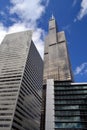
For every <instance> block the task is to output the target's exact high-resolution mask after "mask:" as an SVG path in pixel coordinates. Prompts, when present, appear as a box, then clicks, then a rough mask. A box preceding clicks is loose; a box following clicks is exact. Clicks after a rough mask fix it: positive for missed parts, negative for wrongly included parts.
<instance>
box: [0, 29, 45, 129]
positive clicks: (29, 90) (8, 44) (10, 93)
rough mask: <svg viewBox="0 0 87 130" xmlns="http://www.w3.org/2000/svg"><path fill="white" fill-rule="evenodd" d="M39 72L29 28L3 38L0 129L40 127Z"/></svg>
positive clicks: (0, 46) (40, 73)
mask: <svg viewBox="0 0 87 130" xmlns="http://www.w3.org/2000/svg"><path fill="white" fill-rule="evenodd" d="M39 66H40V67H39ZM42 71H43V61H42V59H41V57H40V55H39V53H38V51H37V49H36V47H35V45H34V43H33V41H32V32H31V31H25V32H19V33H14V34H8V35H7V36H6V37H5V38H4V40H3V42H2V44H1V45H0V130H39V128H40V116H41V102H42V98H41V95H42Z"/></svg>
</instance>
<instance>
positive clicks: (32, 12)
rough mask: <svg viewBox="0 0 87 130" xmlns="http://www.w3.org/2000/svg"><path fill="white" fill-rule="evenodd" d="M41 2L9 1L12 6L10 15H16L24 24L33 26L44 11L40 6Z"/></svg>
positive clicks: (35, 0) (43, 7) (40, 0)
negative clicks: (28, 23) (27, 23)
mask: <svg viewBox="0 0 87 130" xmlns="http://www.w3.org/2000/svg"><path fill="white" fill-rule="evenodd" d="M42 1H43V0H20V1H19V0H11V3H12V4H13V6H12V7H11V8H10V13H11V14H14V13H16V14H17V15H18V16H19V18H20V19H21V20H23V21H24V22H30V23H32V24H33V25H34V24H35V23H36V21H37V20H38V19H39V18H40V17H41V15H42V14H43V13H44V11H45V6H44V5H42V4H41V2H42Z"/></svg>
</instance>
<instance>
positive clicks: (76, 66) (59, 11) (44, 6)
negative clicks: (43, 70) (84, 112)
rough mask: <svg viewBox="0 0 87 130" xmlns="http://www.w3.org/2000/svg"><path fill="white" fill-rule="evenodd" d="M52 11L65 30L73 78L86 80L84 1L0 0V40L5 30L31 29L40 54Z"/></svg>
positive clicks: (86, 1) (86, 14)
mask: <svg viewBox="0 0 87 130" xmlns="http://www.w3.org/2000/svg"><path fill="white" fill-rule="evenodd" d="M52 13H53V14H54V16H55V18H56V21H57V25H58V31H62V30H64V31H65V34H66V38H67V44H68V49H69V54H70V60H71V64H72V69H73V72H74V77H75V81H77V82H86V81H87V36H86V35H87V0H0V42H1V41H2V39H3V38H4V36H5V35H6V34H7V33H13V32H19V31H24V30H29V29H32V30H33V41H34V42H35V45H36V46H37V48H38V50H39V52H40V54H41V56H43V50H44V37H45V36H46V35H47V33H48V21H49V19H50V17H51V15H52Z"/></svg>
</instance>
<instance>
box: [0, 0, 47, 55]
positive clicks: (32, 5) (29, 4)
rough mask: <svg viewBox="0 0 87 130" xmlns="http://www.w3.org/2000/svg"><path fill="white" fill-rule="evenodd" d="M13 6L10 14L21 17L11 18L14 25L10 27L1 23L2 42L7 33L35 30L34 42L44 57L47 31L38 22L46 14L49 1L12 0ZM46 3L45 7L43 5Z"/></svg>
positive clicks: (0, 35)
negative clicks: (39, 26)
mask: <svg viewBox="0 0 87 130" xmlns="http://www.w3.org/2000/svg"><path fill="white" fill-rule="evenodd" d="M10 2H11V3H12V6H11V7H9V11H10V14H16V15H17V16H18V17H19V20H17V19H16V18H15V17H10V18H9V19H10V20H11V21H14V24H13V25H12V26H9V27H4V25H3V24H2V23H0V42H1V40H2V39H3V37H4V36H5V35H6V34H7V33H13V32H19V31H24V30H29V29H30V30H34V33H33V41H34V43H35V45H36V47H37V48H38V50H39V52H40V54H41V56H42V57H43V48H44V47H43V37H44V35H45V31H44V30H43V29H41V28H38V26H37V20H38V19H40V17H41V16H42V14H43V13H44V12H45V8H46V6H47V5H48V3H49V0H20V1H19V0H10ZM42 2H44V3H45V5H43V4H42Z"/></svg>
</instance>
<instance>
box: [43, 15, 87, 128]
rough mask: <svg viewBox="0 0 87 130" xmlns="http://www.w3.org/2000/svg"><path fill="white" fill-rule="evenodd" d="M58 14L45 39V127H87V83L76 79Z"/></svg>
mask: <svg viewBox="0 0 87 130" xmlns="http://www.w3.org/2000/svg"><path fill="white" fill-rule="evenodd" d="M57 31H58V30H57V24H56V20H55V18H54V17H52V18H51V19H50V21H49V33H48V36H47V37H46V40H45V50H44V74H43V103H42V114H41V115H42V116H41V130H85V129H87V83H74V80H73V74H72V69H71V64H70V59H69V53H68V48H67V43H66V37H65V33H64V31H61V32H57Z"/></svg>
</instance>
